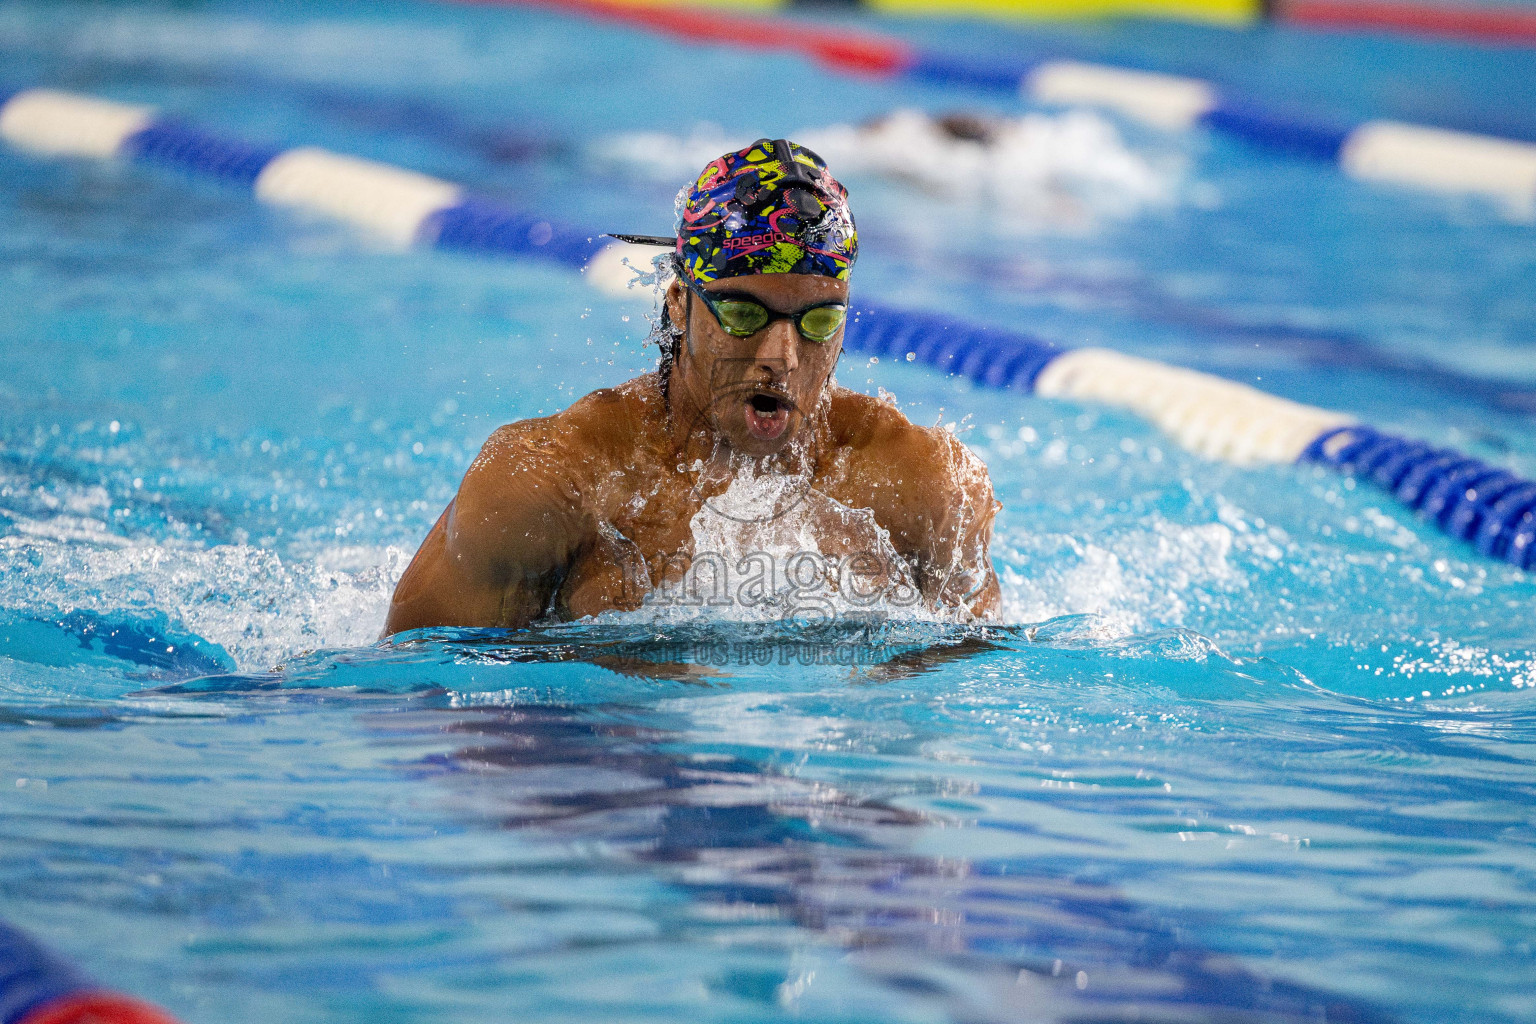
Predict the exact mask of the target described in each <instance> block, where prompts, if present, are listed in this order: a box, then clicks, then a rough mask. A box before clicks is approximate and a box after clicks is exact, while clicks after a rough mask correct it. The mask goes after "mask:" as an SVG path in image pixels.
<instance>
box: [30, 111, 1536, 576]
mask: <svg viewBox="0 0 1536 1024" xmlns="http://www.w3.org/2000/svg"><path fill="white" fill-rule="evenodd" d="M0 137H3V138H5V139H6V140H7V141H10V142H11V143H13V144H14V145H16V146H17V147H19V148H22V149H28V150H31V151H33V152H38V153H43V154H48V155H54V156H58V155H68V156H84V157H95V158H103V157H112V156H121V157H126V158H129V159H135V160H139V161H143V162H152V163H160V164H166V165H170V166H175V167H180V168H183V169H185V170H189V171H194V172H198V173H202V174H207V175H211V176H215V177H219V178H222V179H223V180H226V181H230V182H234V183H239V184H243V185H244V186H246V187H248V188H250V189H251V190H252V191H253V192H254V193H255V195H256V196H257V198H259V199H261V200H263V201H265V202H269V203H274V204H278V205H282V206H286V207H290V208H295V209H300V210H304V211H307V212H311V213H315V214H319V215H323V216H326V217H331V218H334V219H337V220H341V221H344V222H346V223H348V224H352V225H354V226H356V227H358V228H361V229H362V230H364V231H365V232H367V233H368V234H370V235H373V236H374V237H376V238H379V239H381V240H383V241H385V242H387V243H389V244H391V245H393V246H396V247H405V246H409V245H412V244H415V245H426V246H433V247H436V248H443V249H462V250H469V251H477V252H489V253H497V254H501V255H536V256H541V257H543V258H546V259H551V260H554V261H555V262H559V263H562V264H564V265H566V266H568V267H570V268H572V269H575V270H577V271H579V272H581V273H582V274H584V275H586V277H587V280H588V282H589V283H590V284H592V285H593V286H595V287H598V288H600V289H602V290H604V291H607V292H610V293H614V294H619V295H623V294H626V293H627V291H628V285H629V282H630V280H631V279H632V278H633V277H634V276H635V270H636V268H639V269H646V268H648V267H649V266H650V259H651V257H652V256H653V255H654V254H655V252H656V250H655V249H653V248H647V247H643V246H632V245H629V244H628V243H623V242H607V241H605V240H604V239H603V238H602V237H601V236H599V235H596V234H586V233H584V232H582V231H580V230H579V229H577V228H573V227H571V226H569V225H561V224H558V223H557V222H554V221H549V220H544V219H541V218H539V217H538V216H536V215H533V214H528V213H523V212H521V211H517V210H513V209H510V208H507V207H504V206H501V205H499V204H496V203H494V202H490V201H488V200H484V199H480V198H476V197H475V196H473V195H470V194H468V193H466V192H465V191H464V190H463V189H461V188H459V187H458V186H457V185H454V184H453V183H451V182H446V181H442V180H440V179H438V178H433V177H430V176H428V175H425V174H419V173H417V172H415V171H409V170H405V169H403V168H399V167H394V166H392V165H389V164H383V163H377V162H375V161H371V160H363V159H360V158H357V157H351V156H344V155H341V154H337V153H331V152H328V151H326V150H322V149H316V148H313V147H302V148H298V149H291V150H287V151H281V150H276V149H272V148H264V147H261V146H254V145H251V144H250V143H247V142H243V141H240V140H236V139H230V138H228V137H225V136H222V135H216V134H214V133H211V132H207V131H205V130H203V129H201V128H198V127H196V126H194V125H190V124H186V123H183V122H179V121H174V120H167V119H160V118H158V117H157V116H156V113H155V111H154V110H153V109H152V108H149V107H142V106H131V105H128V104H120V103H112V102H110V101H107V100H100V99H95V98H93V97H86V96H76V95H73V94H69V93H62V92H57V91H54V90H45V89H35V90H27V91H23V92H20V93H16V94H13V95H12V96H11V97H9V98H8V99H6V100H5V101H4V105H3V106H0ZM844 343H845V346H846V347H847V349H848V350H849V351H851V352H861V353H868V354H873V355H882V354H885V355H890V356H893V357H897V358H904V359H908V360H912V361H917V360H921V361H922V362H924V363H926V364H928V365H931V366H934V367H937V368H938V369H940V370H943V371H945V372H947V373H951V374H955V375H959V376H964V377H967V378H969V379H970V380H972V381H974V382H976V383H977V384H981V385H985V386H989V387H996V388H1004V389H1011V390H1016V391H1020V392H1025V393H1033V394H1039V395H1041V396H1043V397H1049V398H1057V399H1067V400H1072V401H1089V402H1098V403H1101V404H1105V405H1110V406H1113V407H1116V408H1120V409H1124V410H1127V411H1129V412H1132V413H1135V414H1136V415H1138V416H1141V417H1143V418H1144V419H1146V420H1148V421H1150V422H1151V423H1153V424H1154V425H1156V426H1157V427H1159V428H1160V429H1162V430H1164V431H1166V432H1167V433H1168V434H1170V435H1171V436H1172V437H1173V438H1174V439H1175V440H1177V441H1178V442H1179V443H1180V444H1181V445H1183V446H1184V447H1186V448H1188V449H1190V450H1191V451H1194V452H1196V453H1198V454H1200V455H1203V456H1206V457H1208V458H1211V459H1219V460H1222V461H1226V462H1229V463H1234V464H1237V465H1241V466H1257V465H1265V464H1290V463H1297V462H1301V463H1307V462H1311V463H1319V464H1322V465H1327V466H1331V467H1333V468H1334V469H1337V470H1339V471H1340V472H1344V473H1349V474H1354V475H1356V476H1363V477H1367V478H1368V479H1371V480H1373V481H1375V482H1376V483H1378V484H1380V485H1381V486H1382V487H1384V488H1386V489H1387V490H1389V491H1391V492H1392V493H1393V494H1394V495H1395V496H1396V497H1397V498H1398V499H1399V500H1400V501H1402V502H1403V503H1404V504H1406V505H1407V506H1408V507H1410V508H1412V509H1414V510H1415V511H1417V512H1419V513H1420V514H1421V515H1423V516H1424V517H1425V518H1426V519H1427V520H1429V521H1430V522H1432V523H1433V524H1434V525H1435V526H1436V527H1437V528H1438V529H1440V530H1442V531H1444V532H1446V533H1449V534H1451V535H1453V536H1456V537H1459V538H1461V539H1464V540H1467V541H1469V542H1471V543H1473V544H1474V545H1476V547H1477V548H1478V550H1479V551H1481V552H1483V553H1484V554H1486V555H1488V556H1489V557H1493V558H1499V559H1502V560H1503V561H1506V562H1509V563H1511V564H1513V565H1516V566H1519V567H1521V568H1525V569H1531V568H1536V483H1532V482H1531V481H1527V480H1524V479H1522V478H1520V477H1517V476H1516V475H1515V474H1513V473H1511V472H1509V471H1508V470H1504V469H1500V468H1498V467H1495V466H1490V465H1488V464H1486V463H1484V462H1482V461H1480V460H1478V459H1473V458H1469V457H1467V456H1465V455H1463V454H1461V453H1459V452H1455V451H1453V450H1450V449H1437V448H1434V447H1432V446H1430V445H1427V444H1423V443H1421V442H1416V441H1411V440H1408V439H1404V438H1399V437H1395V436H1393V435H1389V434H1384V433H1381V432H1379V431H1376V430H1375V429H1373V428H1371V427H1368V426H1365V425H1364V424H1361V423H1359V422H1357V421H1356V420H1355V418H1354V417H1352V416H1349V415H1347V414H1345V413H1339V412H1333V411H1330V410H1326V409H1319V408H1315V407H1313V406H1308V405H1303V404H1301V403H1297V402H1291V401H1288V400H1286V399H1282V398H1279V397H1276V396H1274V395H1270V394H1267V393H1265V392H1262V391H1260V390H1258V389H1257V388H1252V387H1249V386H1248V385H1246V384H1240V383H1237V382H1236V381H1231V380H1226V379H1224V378H1221V377H1216V376H1213V375H1211V374H1207V373H1200V372H1197V371H1194V370H1188V369H1184V368H1181V367H1175V366H1169V365H1167V364H1165V363H1159V362H1155V361H1153V360H1149V359H1141V358H1138V357H1135V356H1128V355H1124V354H1122V353H1118V352H1112V351H1109V350H1106V349H1093V348H1087V349H1075V350H1063V349H1060V348H1057V347H1056V346H1054V345H1052V344H1050V343H1048V342H1044V341H1041V340H1039V339H1037V338H1032V337H1029V336H1027V335H1023V334H1019V333H1016V332H1012V331H1006V330H1001V329H996V328H991V327H987V326H982V325H978V324H969V323H965V322H964V321H961V320H958V319H955V318H953V317H950V316H946V315H943V314H939V313H925V312H920V311H916V310H903V309H897V308H894V307H888V306H880V305H869V304H861V305H860V306H859V307H858V308H857V309H856V311H855V315H854V318H853V321H852V322H851V323H850V324H849V328H848V331H847V333H846V335H845V340H844Z"/></svg>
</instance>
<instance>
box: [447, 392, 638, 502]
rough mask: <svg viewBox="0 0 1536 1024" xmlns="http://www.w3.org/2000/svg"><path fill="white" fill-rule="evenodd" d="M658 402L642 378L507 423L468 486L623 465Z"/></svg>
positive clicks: (488, 447)
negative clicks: (529, 473) (530, 474)
mask: <svg viewBox="0 0 1536 1024" xmlns="http://www.w3.org/2000/svg"><path fill="white" fill-rule="evenodd" d="M653 391H655V392H656V394H655V396H654V397H653V395H652V392H653ZM659 399H660V395H659V391H657V390H656V388H655V387H654V385H653V384H652V382H649V381H647V380H646V378H645V377H639V378H636V379H635V380H632V381H627V382H626V383H624V384H621V385H619V386H618V387H612V388H599V389H598V390H596V391H593V392H591V393H590V394H587V395H585V396H583V397H581V398H579V399H577V400H576V401H575V402H573V403H572V404H571V405H570V407H569V408H566V409H563V410H561V411H560V412H557V413H555V414H554V415H552V416H540V417H537V418H533V419H526V420H518V421H516V422H514V423H508V424H505V425H504V426H501V427H498V428H497V429H496V430H495V431H493V432H492V433H491V436H490V437H489V438H487V439H486V442H485V444H484V446H482V447H481V449H480V454H479V455H478V456H476V458H475V461H474V462H473V464H471V466H470V469H469V472H468V474H466V476H465V482H466V483H469V482H471V480H472V479H473V480H475V481H476V482H478V481H479V479H480V478H485V479H486V480H487V481H491V480H501V479H506V478H507V477H508V476H509V475H515V474H518V473H522V472H526V471H528V470H532V469H536V468H541V467H542V469H544V470H545V471H554V470H556V469H557V468H563V469H564V470H565V471H566V472H567V473H570V474H575V473H578V472H580V470H581V469H582V468H583V467H593V468H597V467H601V466H602V465H604V464H606V463H610V462H615V461H622V460H623V459H625V458H626V457H627V456H628V451H627V449H628V448H629V447H632V445H633V439H634V438H635V437H637V436H644V433H645V429H646V422H645V421H646V420H647V419H648V418H650V417H653V416H654V415H655V409H654V408H653V407H654V406H655V405H656V404H657V402H658V401H659Z"/></svg>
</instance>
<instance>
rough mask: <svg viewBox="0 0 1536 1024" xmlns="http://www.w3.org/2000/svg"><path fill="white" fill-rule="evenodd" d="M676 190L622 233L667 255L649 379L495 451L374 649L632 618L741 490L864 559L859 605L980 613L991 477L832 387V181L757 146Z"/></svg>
mask: <svg viewBox="0 0 1536 1024" xmlns="http://www.w3.org/2000/svg"><path fill="white" fill-rule="evenodd" d="M685 192H686V195H685V197H683V198H684V202H683V205H682V208H681V210H682V212H681V214H680V216H679V218H678V224H677V231H676V235H675V237H673V238H665V239H657V238H644V239H641V238H638V237H636V236H620V237H624V238H626V239H628V240H630V241H647V242H651V243H653V244H665V245H666V246H668V247H669V248H671V249H672V253H671V254H669V257H668V260H669V262H670V264H671V267H672V270H673V271H674V276H673V277H672V280H671V282H670V284H668V286H667V288H666V291H665V293H664V297H663V300H662V309H661V314H660V317H659V324H658V327H657V335H658V336H659V339H660V341H661V345H662V356H661V359H660V360H659V363H658V366H657V369H656V370H655V371H654V372H651V373H647V374H644V375H642V376H640V377H637V378H635V379H633V380H630V381H628V382H626V383H624V384H621V385H619V386H618V387H614V388H604V389H602V390H599V391H595V392H593V393H592V394H589V395H587V396H586V397H585V398H582V399H580V400H579V401H577V402H576V403H575V404H574V405H572V406H571V407H570V408H568V409H566V410H565V411H564V412H560V413H557V414H555V415H553V416H548V417H545V418H541V419H531V420H522V421H519V422H517V423H512V424H509V425H507V426H504V427H501V428H500V429H499V430H497V431H496V432H495V433H494V434H492V435H491V437H490V439H489V440H488V441H487V442H486V443H485V446H484V448H483V449H482V450H481V451H480V454H479V456H478V457H477V458H476V459H475V461H474V463H473V464H472V465H471V466H470V468H469V470H468V472H467V473H466V474H465V476H464V480H463V482H462V483H461V484H460V486H459V491H458V494H457V495H456V496H455V498H454V499H453V501H452V502H451V503H450V504H449V505H448V507H447V509H445V510H444V512H443V514H442V515H441V516H440V517H439V518H438V520H437V523H436V525H435V526H433V527H432V530H431V532H430V533H429V534H428V535H427V538H426V540H425V541H424V542H423V543H422V545H421V549H420V550H419V551H418V552H417V553H416V557H415V558H414V559H412V561H411V564H410V566H409V567H408V568H407V569H406V571H405V574H404V576H402V577H401V579H400V583H399V585H398V586H397V587H396V589H395V594H394V598H393V600H392V601H391V604H390V609H389V614H388V618H387V620H386V622H385V626H384V632H385V633H386V634H394V633H398V632H401V631H403V630H408V629H415V628H419V627H426V626H463V627H506V628H522V627H524V626H527V625H528V624H530V623H531V622H534V621H535V620H539V619H544V618H557V619H575V618H582V617H585V616H589V615H595V614H598V613H601V612H605V611H610V610H615V609H619V610H633V609H636V608H639V607H640V606H641V605H642V604H643V603H644V601H645V599H646V597H647V595H648V594H651V593H653V592H656V591H658V590H660V589H661V588H663V587H665V586H667V585H669V584H671V583H674V582H675V581H676V580H677V579H678V578H679V576H680V575H682V574H684V573H686V571H687V568H688V566H689V564H690V563H691V562H698V561H699V560H701V559H703V558H704V557H705V555H706V554H711V555H713V554H714V553H709V552H701V551H698V550H695V546H696V539H697V537H698V536H699V535H700V534H699V531H698V530H696V529H695V528H694V525H695V524H696V517H699V516H700V515H701V510H703V509H704V507H705V505H706V503H709V502H711V501H714V500H717V499H719V498H720V497H721V496H722V495H723V494H724V493H725V492H726V491H727V490H729V489H730V488H731V487H732V486H733V484H735V483H737V482H739V481H740V480H742V479H747V480H753V481H758V482H761V481H764V480H767V481H770V482H776V483H779V484H783V485H784V486H780V487H778V489H777V490H776V491H775V492H774V493H776V494H778V495H779V496H780V498H781V499H783V497H784V496H786V495H787V496H788V500H781V501H780V505H781V506H782V507H781V508H780V511H781V512H782V513H783V514H784V515H786V516H787V515H795V516H799V517H801V518H800V519H797V520H796V521H795V522H796V529H799V528H800V526H802V525H805V524H807V523H808V524H809V526H810V527H811V528H812V531H813V533H814V534H815V535H814V538H813V539H814V541H815V545H816V547H817V556H818V557H821V558H823V559H824V563H825V564H828V565H837V564H842V565H844V566H849V565H859V564H860V559H861V558H862V559H863V562H862V564H863V566H864V568H863V569H862V570H860V572H862V573H863V576H862V578H861V579H862V584H863V586H864V589H863V590H862V591H861V593H868V592H870V590H871V587H873V586H879V585H884V584H890V585H892V586H893V587H899V586H900V585H901V584H902V582H903V581H905V583H906V585H907V586H909V588H910V589H911V590H912V591H913V598H914V600H913V602H912V604H913V605H914V606H915V605H917V604H921V605H923V606H925V607H926V608H927V609H928V610H929V612H931V613H938V614H944V615H947V616H948V617H955V616H959V617H962V618H983V619H985V618H991V617H993V616H995V615H996V613H997V609H998V603H999V593H998V583H997V577H996V575H995V574H994V573H993V570H992V565H991V562H990V560H989V558H988V546H989V544H990V542H991V534H992V519H993V515H994V514H995V513H996V510H997V508H998V505H997V502H996V501H995V500H994V499H993V496H992V485H991V481H990V479H989V478H988V476H987V471H986V468H985V466H983V465H982V463H981V461H980V460H979V459H978V458H977V457H976V456H975V455H973V454H972V453H971V452H970V451H969V450H968V449H966V447H965V446H964V445H963V444H961V443H960V441H959V439H958V438H956V437H955V435H954V434H953V433H951V432H949V431H946V430H941V429H936V428H926V427H920V426H915V425H913V424H912V423H910V422H908V421H907V419H906V417H904V416H903V415H902V414H901V413H900V412H899V411H898V410H897V409H896V408H895V407H894V406H893V405H891V404H890V403H889V402H888V401H885V400H882V399H878V398H871V397H869V396H867V395H864V394H860V393H858V392H854V391H850V390H848V389H846V388H843V387H840V386H838V385H837V383H836V382H835V381H834V380H833V376H832V374H833V370H834V368H835V367H836V365H837V362H838V358H839V356H840V355H841V354H842V339H843V330H844V327H845V323H846V319H847V309H848V276H849V271H850V270H851V269H852V267H853V264H854V261H855V259H856V258H857V255H858V236H857V232H856V230H855V227H854V221H853V217H852V213H851V212H850V210H849V208H848V201H847V192H846V191H845V190H844V188H843V187H842V185H840V184H839V183H838V182H837V181H836V180H835V179H834V178H833V177H832V176H831V174H830V173H829V172H828V170H827V168H826V165H825V164H824V163H823V162H822V160H821V158H820V157H818V156H816V154H814V153H812V152H810V151H809V150H807V149H804V148H803V147H800V146H797V145H795V144H794V143H792V142H788V141H786V140H784V139H777V140H768V139H761V140H759V141H757V142H755V143H753V144H752V145H750V146H748V147H746V148H745V149H742V150H740V151H738V152H735V153H728V154H726V155H725V156H723V157H720V158H719V159H717V160H714V161H712V162H711V163H710V164H709V165H708V166H707V167H706V168H705V169H704V171H703V173H702V174H701V175H700V176H699V178H698V179H697V181H696V182H694V183H693V184H692V185H691V186H690V187H689V188H688V189H686V190H685ZM839 512H840V513H841V514H839ZM812 513H814V514H812ZM748 518H751V517H748ZM728 519H730V516H725V517H723V520H728ZM723 520H722V521H723ZM717 525H718V524H717ZM760 527H761V524H760V523H758V524H750V523H745V522H744V523H742V524H741V528H742V529H743V530H746V531H747V532H748V533H750V532H751V530H755V529H759V528H760ZM754 536H755V535H754ZM878 551H889V552H893V562H895V563H897V564H890V565H883V566H882V565H877V564H876V563H877V562H878V558H875V557H871V552H878ZM838 578H839V579H844V580H846V579H848V578H849V577H845V576H840V577H838ZM871 581H873V582H871ZM858 582H860V581H859V580H855V583H858ZM912 613H913V614H914V615H915V616H918V615H921V614H922V610H921V609H920V608H917V607H913V609H912Z"/></svg>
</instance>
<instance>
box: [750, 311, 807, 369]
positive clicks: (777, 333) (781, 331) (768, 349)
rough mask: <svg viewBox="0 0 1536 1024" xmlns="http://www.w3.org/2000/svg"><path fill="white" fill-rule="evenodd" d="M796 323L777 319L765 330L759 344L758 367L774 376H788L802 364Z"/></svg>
mask: <svg viewBox="0 0 1536 1024" xmlns="http://www.w3.org/2000/svg"><path fill="white" fill-rule="evenodd" d="M798 335H799V332H798V331H797V330H795V325H794V324H793V323H791V322H790V321H788V320H776V321H774V322H773V323H771V324H769V325H768V327H767V329H766V330H764V331H763V340H762V341H760V342H759V343H758V346H757V367H758V369H759V370H765V371H767V372H768V374H769V375H770V376H772V377H774V378H782V377H787V376H789V375H790V374H791V373H793V372H794V370H795V367H797V366H799V365H800V339H799V337H798Z"/></svg>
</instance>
